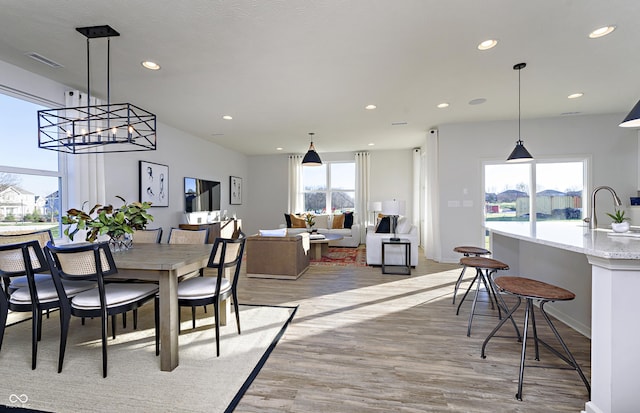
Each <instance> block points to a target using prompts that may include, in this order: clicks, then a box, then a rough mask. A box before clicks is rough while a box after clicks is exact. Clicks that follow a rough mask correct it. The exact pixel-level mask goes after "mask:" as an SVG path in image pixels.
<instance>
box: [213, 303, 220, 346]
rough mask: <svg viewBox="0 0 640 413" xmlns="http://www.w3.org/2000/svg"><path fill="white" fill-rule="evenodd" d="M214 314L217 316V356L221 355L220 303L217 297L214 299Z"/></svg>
mask: <svg viewBox="0 0 640 413" xmlns="http://www.w3.org/2000/svg"><path fill="white" fill-rule="evenodd" d="M213 316H214V317H215V318H216V320H215V327H216V357H220V303H219V302H218V300H217V299H216V300H214V301H213Z"/></svg>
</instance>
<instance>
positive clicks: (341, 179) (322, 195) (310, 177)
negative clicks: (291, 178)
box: [302, 162, 356, 214]
mask: <svg viewBox="0 0 640 413" xmlns="http://www.w3.org/2000/svg"><path fill="white" fill-rule="evenodd" d="M302 185H303V190H304V208H305V211H310V212H314V213H316V214H322V213H327V212H331V213H340V212H345V211H353V210H354V207H355V193H356V191H355V187H356V164H355V162H329V163H324V164H322V166H314V167H303V168H302Z"/></svg>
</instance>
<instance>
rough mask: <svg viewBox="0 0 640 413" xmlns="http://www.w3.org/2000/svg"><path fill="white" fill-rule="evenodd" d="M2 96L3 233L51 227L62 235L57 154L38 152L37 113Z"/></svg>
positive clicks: (0, 198) (0, 220)
mask: <svg viewBox="0 0 640 413" xmlns="http://www.w3.org/2000/svg"><path fill="white" fill-rule="evenodd" d="M41 109H48V108H47V107H43V106H40V105H38V104H35V103H32V102H28V101H25V100H22V99H18V98H15V97H11V96H8V95H5V94H2V93H0V145H1V147H2V150H0V232H12V231H22V230H25V231H29V230H39V229H46V228H50V229H51V230H52V233H53V235H54V237H58V236H59V234H60V224H59V220H60V205H61V204H60V193H61V191H60V189H61V179H62V173H61V172H60V170H61V168H60V166H59V155H58V152H54V151H47V150H41V149H38V137H37V130H38V127H37V123H38V121H37V111H38V110H41Z"/></svg>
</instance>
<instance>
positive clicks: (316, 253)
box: [309, 234, 344, 260]
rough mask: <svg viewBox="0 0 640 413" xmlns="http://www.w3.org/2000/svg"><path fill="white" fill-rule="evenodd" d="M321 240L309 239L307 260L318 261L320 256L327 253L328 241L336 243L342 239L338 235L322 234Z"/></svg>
mask: <svg viewBox="0 0 640 413" xmlns="http://www.w3.org/2000/svg"><path fill="white" fill-rule="evenodd" d="M322 235H324V238H323V239H311V240H309V243H310V244H311V248H310V250H309V258H310V259H312V260H319V259H320V258H322V256H324V255H327V254H328V253H329V241H337V240H339V239H342V238H344V237H343V236H342V235H339V234H322Z"/></svg>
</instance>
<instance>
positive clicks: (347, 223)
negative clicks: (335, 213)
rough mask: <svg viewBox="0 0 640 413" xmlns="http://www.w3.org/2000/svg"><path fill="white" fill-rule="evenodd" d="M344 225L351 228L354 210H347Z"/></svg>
mask: <svg viewBox="0 0 640 413" xmlns="http://www.w3.org/2000/svg"><path fill="white" fill-rule="evenodd" d="M343 215H344V227H345V228H349V229H351V227H352V226H353V212H345V213H344V214H343Z"/></svg>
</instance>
